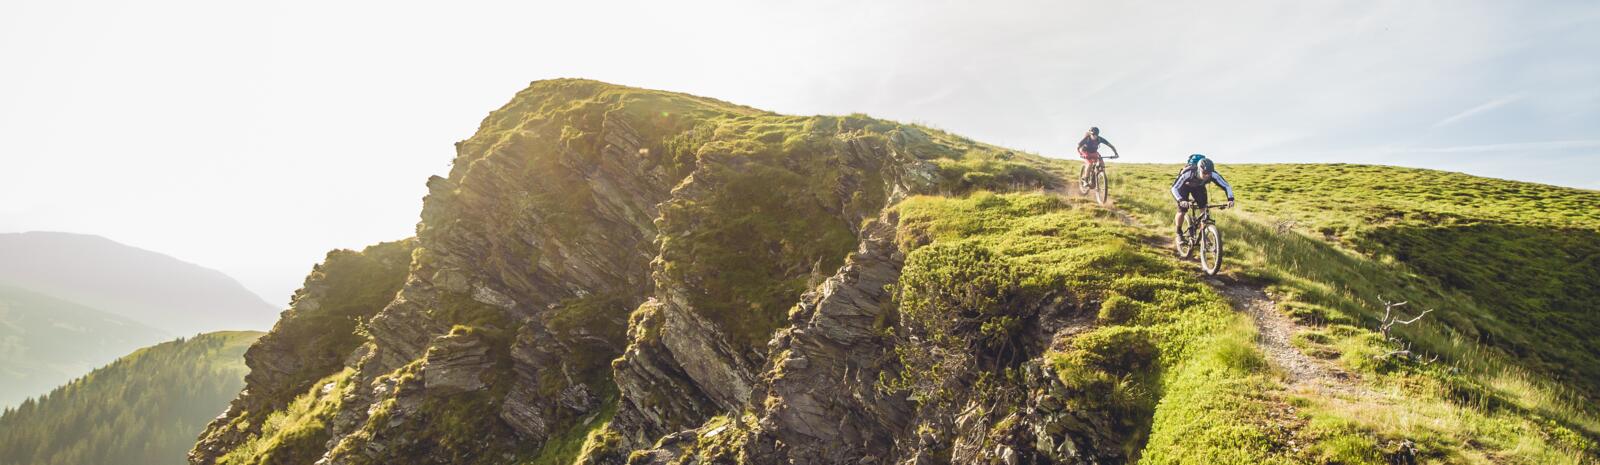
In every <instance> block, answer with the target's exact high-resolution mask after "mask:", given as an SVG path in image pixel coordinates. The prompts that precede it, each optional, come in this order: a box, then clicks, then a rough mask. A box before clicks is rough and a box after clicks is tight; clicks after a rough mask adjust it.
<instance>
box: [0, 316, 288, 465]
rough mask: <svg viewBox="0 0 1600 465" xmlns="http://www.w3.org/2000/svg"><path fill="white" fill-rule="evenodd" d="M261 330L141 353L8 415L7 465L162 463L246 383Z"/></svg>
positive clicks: (1, 434) (0, 423)
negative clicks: (250, 352) (249, 351)
mask: <svg viewBox="0 0 1600 465" xmlns="http://www.w3.org/2000/svg"><path fill="white" fill-rule="evenodd" d="M260 336H261V333H258V332H219V333H209V334H202V335H199V336H195V337H192V338H189V339H178V340H175V341H171V342H165V343H161V344H157V345H154V346H150V347H146V348H143V349H139V350H138V351H135V352H133V353H131V354H128V355H127V356H125V357H122V358H121V359H118V360H117V361H116V362H114V363H112V364H110V365H107V366H105V367H103V368H99V369H96V370H94V371H93V372H91V373H89V374H88V375H86V376H83V377H82V378H78V379H77V380H74V381H72V382H71V383H68V384H66V385H65V386H61V387H59V388H56V389H55V390H53V391H50V393H49V394H48V395H45V396H43V397H40V398H38V399H30V400H28V401H27V402H25V403H23V404H22V405H21V406H20V407H17V408H15V409H10V408H8V409H6V410H5V413H4V414H3V415H0V464H5V465H82V464H112V463H115V464H121V465H140V464H149V465H158V464H162V465H165V464H174V463H181V462H182V461H183V455H184V452H185V451H187V450H188V449H189V447H190V445H191V444H192V443H193V438H194V437H195V435H196V434H198V433H199V432H200V429H201V428H202V427H204V426H205V424H206V421H208V420H210V419H211V418H213V417H215V416H216V414H217V412H218V411H220V410H221V409H222V408H223V407H224V406H225V405H227V403H228V399H230V398H232V397H233V396H234V395H236V394H237V393H238V392H239V388H240V387H242V386H243V384H244V373H245V367H244V364H243V363H242V362H243V360H244V350H245V348H246V347H248V346H249V345H250V343H252V342H254V341H255V340H256V338H257V337H260Z"/></svg>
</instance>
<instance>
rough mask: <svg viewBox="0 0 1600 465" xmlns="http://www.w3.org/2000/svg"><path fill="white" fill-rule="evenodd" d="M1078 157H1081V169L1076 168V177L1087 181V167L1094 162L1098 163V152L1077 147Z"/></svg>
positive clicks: (1091, 165)
mask: <svg viewBox="0 0 1600 465" xmlns="http://www.w3.org/2000/svg"><path fill="white" fill-rule="evenodd" d="M1078 158H1082V159H1083V169H1080V170H1078V179H1079V180H1082V181H1087V180H1088V179H1089V168H1090V167H1093V166H1094V165H1095V164H1096V163H1100V152H1089V151H1085V150H1083V149H1082V148H1079V149H1078Z"/></svg>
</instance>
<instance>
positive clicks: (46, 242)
mask: <svg viewBox="0 0 1600 465" xmlns="http://www.w3.org/2000/svg"><path fill="white" fill-rule="evenodd" d="M0 257H4V258H5V259H4V260H0V284H5V285H9V286H13V287H18V288H22V289H26V290H29V291H32V292H36V293H40V294H45V295H49V296H52V297H55V298H57V299H62V300H66V301H70V302H76V303H78V304H82V305H85V306H88V307H91V308H95V309H99V310H101V311H104V312H109V313H112V314H115V315H118V316H121V317H124V318H127V319H131V320H133V321H137V322H140V323H142V324H144V325H146V326H150V327H152V328H157V329H160V330H162V331H165V332H166V333H167V334H196V333H200V332H206V331H217V330H224V329H266V328H267V327H269V326H271V325H272V322H273V321H274V320H275V319H276V318H277V315H278V311H279V310H280V309H279V308H277V307H276V306H275V305H272V304H269V303H267V302H266V301H264V300H261V297H259V296H256V295H255V294H254V293H252V292H250V291H249V290H246V289H245V288H244V286H243V285H240V284H239V283H238V282H237V281H234V279H233V278H231V277H228V276H227V275H225V274H222V272H219V271H216V270H213V269H209V268H204V267H201V266H199V265H195V264H192V263H187V262H184V261H181V260H178V259H175V258H172V257H170V256H167V255H163V254H160V253H156V252H151V251H148V250H144V249H139V248H136V247H132V246H128V245H125V244H121V243H117V242H115V241H112V240H109V239H106V238H103V237H99V236H91V235H84V234H69V233H59V232H26V233H7V234H0Z"/></svg>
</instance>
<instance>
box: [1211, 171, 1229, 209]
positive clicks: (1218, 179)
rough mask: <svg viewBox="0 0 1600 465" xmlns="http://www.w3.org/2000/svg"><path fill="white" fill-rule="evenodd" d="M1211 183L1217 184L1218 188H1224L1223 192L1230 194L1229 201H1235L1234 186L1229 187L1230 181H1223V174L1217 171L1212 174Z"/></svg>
mask: <svg viewBox="0 0 1600 465" xmlns="http://www.w3.org/2000/svg"><path fill="white" fill-rule="evenodd" d="M1211 182H1214V183H1217V185H1218V186H1222V192H1226V193H1227V194H1228V201H1229V202H1232V201H1233V186H1229V185H1228V180H1226V179H1222V173H1218V172H1215V171H1213V172H1211Z"/></svg>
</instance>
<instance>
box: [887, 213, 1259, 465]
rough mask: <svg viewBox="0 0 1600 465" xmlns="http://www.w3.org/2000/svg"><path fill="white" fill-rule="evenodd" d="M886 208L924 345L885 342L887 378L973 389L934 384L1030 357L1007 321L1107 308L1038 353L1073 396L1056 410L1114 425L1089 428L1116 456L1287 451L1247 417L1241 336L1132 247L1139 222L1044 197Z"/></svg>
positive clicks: (921, 390)
mask: <svg viewBox="0 0 1600 465" xmlns="http://www.w3.org/2000/svg"><path fill="white" fill-rule="evenodd" d="M896 209H897V210H898V211H899V213H900V231H901V233H900V236H899V237H900V239H899V240H900V241H901V243H902V248H903V249H905V250H909V251H910V252H909V253H908V254H907V258H906V265H905V268H904V270H903V272H902V273H903V274H902V277H901V280H900V282H899V284H898V292H899V296H900V303H899V315H900V318H901V322H902V324H904V325H906V326H907V327H908V328H909V329H910V332H911V333H913V334H917V335H921V336H920V340H921V341H924V342H922V343H910V344H907V345H903V346H902V347H901V348H900V350H899V352H898V353H899V355H900V358H901V362H902V363H903V364H904V365H905V370H904V371H903V372H902V373H901V374H900V376H899V377H898V379H891V380H888V382H887V383H886V384H887V385H888V387H890V388H894V389H902V390H907V391H909V392H910V395H912V396H913V398H914V399H917V400H918V401H919V402H920V403H921V404H923V405H924V406H927V405H929V404H931V403H939V402H949V403H951V404H959V403H960V402H963V401H964V400H963V399H964V398H965V397H963V396H966V395H981V393H978V394H967V393H960V392H959V391H949V390H947V389H946V388H947V387H948V386H958V385H963V382H962V379H963V378H970V377H973V376H978V377H980V378H981V377H984V376H988V377H991V378H993V377H1003V376H1005V375H1004V373H1003V372H1004V371H1005V370H1006V369H1009V368H1012V367H1015V366H1016V364H1018V363H1020V362H1021V361H1023V359H1025V358H1026V357H1027V356H1029V355H1030V353H1031V352H1032V351H1031V350H1029V349H1027V348H1026V345H1027V342H1026V341H1025V340H1024V339H1023V332H1024V331H1022V329H1023V328H1025V327H1027V326H1028V325H1033V324H1037V322H1036V321H1033V320H1032V319H1033V318H1036V317H1037V312H1039V311H1040V309H1041V308H1044V307H1046V306H1051V305H1065V306H1069V307H1073V308H1076V309H1077V310H1076V312H1078V313H1081V314H1085V315H1087V316H1089V317H1091V318H1092V317H1094V316H1097V315H1099V314H1102V313H1111V314H1115V315H1117V317H1116V318H1105V319H1100V320H1101V322H1100V324H1098V325H1096V326H1095V327H1093V328H1092V329H1090V330H1088V331H1086V332H1083V333H1080V334H1078V335H1076V336H1073V337H1071V338H1070V339H1067V340H1065V341H1061V345H1054V346H1052V347H1053V348H1050V349H1048V350H1047V351H1046V352H1045V353H1044V354H1043V358H1044V360H1046V361H1048V365H1049V366H1050V367H1051V368H1052V371H1053V372H1054V373H1056V375H1057V376H1058V377H1060V378H1061V380H1062V382H1063V384H1065V385H1066V386H1067V388H1068V390H1069V391H1070V392H1072V393H1073V394H1071V396H1070V398H1068V399H1066V402H1067V405H1068V406H1069V408H1070V409H1072V410H1073V411H1075V412H1079V414H1080V415H1089V416H1094V417H1095V418H1099V420H1096V421H1097V423H1096V424H1104V425H1115V426H1112V428H1113V430H1114V431H1112V432H1110V433H1107V432H1104V431H1101V432H1098V433H1097V434H1108V435H1109V436H1111V437H1114V438H1118V440H1120V441H1121V442H1122V444H1120V446H1121V447H1122V448H1123V450H1124V451H1125V452H1124V456H1125V457H1139V456H1140V455H1141V454H1142V459H1143V460H1146V461H1151V462H1155V463H1203V462H1204V461H1203V460H1201V461H1200V462H1193V461H1192V460H1200V459H1196V458H1197V457H1198V458H1218V459H1227V458H1250V459H1252V460H1255V461H1266V462H1279V463H1282V462H1286V461H1287V460H1288V458H1286V456H1285V455H1284V454H1283V453H1282V452H1281V449H1283V447H1282V445H1281V444H1278V443H1276V442H1274V441H1275V440H1274V439H1273V437H1272V436H1270V435H1269V434H1268V430H1269V428H1270V425H1268V424H1267V423H1266V421H1265V420H1262V419H1261V418H1260V416H1259V415H1258V413H1257V412H1258V411H1260V410H1263V409H1265V407H1264V405H1263V404H1264V401H1263V400H1262V399H1263V394H1262V393H1261V391H1262V387H1263V386H1264V385H1266V374H1265V373H1266V366H1265V364H1264V363H1262V361H1261V355H1260V354H1259V353H1258V352H1257V351H1256V349H1255V348H1254V347H1253V345H1252V344H1250V343H1249V341H1251V337H1252V335H1253V332H1252V331H1251V327H1250V326H1249V324H1248V323H1247V322H1245V320H1243V319H1242V318H1241V317H1240V316H1238V315H1236V314H1235V313H1234V312H1233V311H1232V310H1231V308H1230V307H1229V306H1228V304H1227V303H1226V301H1224V300H1223V299H1222V297H1221V296H1219V295H1218V294H1216V293H1215V292H1213V291H1212V290H1211V289H1210V288H1208V287H1206V286H1205V285H1203V284H1201V283H1199V282H1198V280H1197V279H1196V276H1195V274H1194V273H1193V272H1191V271H1189V270H1187V269H1185V268H1183V266H1182V265H1180V264H1179V263H1177V262H1175V261H1174V260H1172V259H1170V258H1167V257H1165V256H1164V254H1163V253H1162V252H1161V251H1159V250H1156V249H1154V248H1152V247H1150V246H1148V245H1146V244H1145V242H1144V233H1143V232H1141V231H1138V230H1137V229H1135V228H1132V227H1128V226H1124V225H1122V224H1120V222H1119V221H1118V220H1117V218H1116V217H1115V215H1113V214H1112V213H1111V212H1109V211H1107V210H1104V209H1101V208H1099V207H1097V206H1093V205H1089V204H1087V203H1084V202H1081V201H1076V200H1071V201H1069V200H1064V199H1060V198H1057V197H1054V196H1050V195H1044V194H1005V195H996V194H990V193H987V192H979V193H976V194H973V195H971V196H970V197H967V198H943V197H915V198H912V199H909V200H907V201H905V202H904V203H902V204H900V205H899V206H897V207H896ZM1110 308H1114V309H1116V310H1108V309H1110ZM1090 321H1093V320H1092V319H1091V320H1090ZM1040 349H1042V348H1038V347H1035V348H1033V349H1032V350H1040ZM925 353H941V354H971V356H972V357H975V358H976V360H974V361H973V362H972V363H970V366H975V367H978V369H979V370H980V371H982V372H984V373H989V375H982V374H981V373H979V374H976V375H975V374H974V373H971V372H967V371H963V370H962V369H961V368H960V367H961V366H967V365H968V364H965V363H955V364H952V363H950V362H949V358H950V356H949V355H946V356H944V357H935V358H929V357H923V356H921V355H920V354H925ZM970 382H971V381H970V379H969V380H968V381H967V383H970ZM982 385H983V383H978V386H979V387H977V388H975V390H981V389H983V388H982ZM999 389H1004V387H1003V386H1001V387H1000V388H999ZM949 396H955V397H954V398H950V397H949ZM1013 401H1015V400H1013ZM1222 425H1226V426H1227V427H1225V428H1224V427H1220V426H1222ZM1146 441H1148V444H1149V446H1148V447H1145V443H1146Z"/></svg>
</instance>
